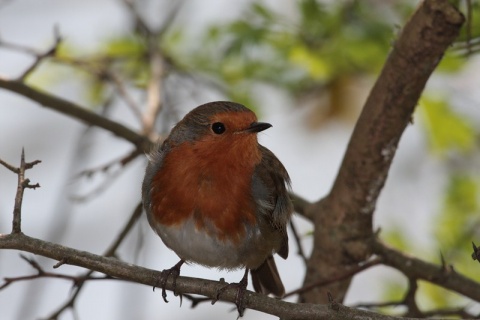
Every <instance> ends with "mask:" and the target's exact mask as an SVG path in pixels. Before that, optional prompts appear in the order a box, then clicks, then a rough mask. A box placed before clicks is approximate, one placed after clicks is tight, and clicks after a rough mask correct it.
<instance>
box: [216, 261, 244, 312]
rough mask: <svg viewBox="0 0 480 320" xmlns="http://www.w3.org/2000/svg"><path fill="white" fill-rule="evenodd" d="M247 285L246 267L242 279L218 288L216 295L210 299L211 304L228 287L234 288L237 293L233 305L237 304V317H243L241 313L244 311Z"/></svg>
mask: <svg viewBox="0 0 480 320" xmlns="http://www.w3.org/2000/svg"><path fill="white" fill-rule="evenodd" d="M247 285H248V269H247V270H246V271H245V275H244V276H243V278H242V280H240V282H238V283H229V284H227V285H225V286H224V287H222V288H221V289H219V290H218V291H217V295H216V297H215V299H213V300H212V304H214V303H215V302H217V301H218V299H220V295H221V294H222V293H223V292H224V291H225V290H228V289H230V288H236V289H237V294H236V296H235V305H236V306H237V310H238V317H239V318H241V317H243V313H244V312H245V293H246V292H247Z"/></svg>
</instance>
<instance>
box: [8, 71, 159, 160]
mask: <svg viewBox="0 0 480 320" xmlns="http://www.w3.org/2000/svg"><path fill="white" fill-rule="evenodd" d="M0 88H3V89H6V90H9V91H12V92H15V93H18V94H19V95H22V96H24V97H26V98H29V99H31V100H33V101H35V102H37V103H39V104H41V105H42V106H44V107H46V108H49V109H53V110H55V111H58V112H60V113H63V114H65V115H68V116H71V117H72V118H74V119H77V120H80V121H83V122H85V123H87V124H89V125H94V126H97V127H99V128H102V129H105V130H107V131H110V132H112V133H113V134H115V135H116V136H118V137H121V138H123V139H125V140H127V141H129V142H131V143H133V144H134V145H135V146H136V147H137V148H138V149H139V150H142V151H148V150H150V146H151V145H152V143H151V142H150V141H149V140H148V139H147V138H146V137H144V136H142V135H140V134H138V133H136V132H135V131H133V130H131V129H129V128H127V127H125V126H124V125H121V124H119V123H118V122H115V121H112V120H110V119H107V118H105V117H102V116H100V115H97V114H95V113H93V112H91V111H89V110H87V109H86V108H83V107H81V106H79V105H77V104H75V103H73V102H70V101H67V100H65V99H62V98H60V97H56V96H53V95H50V94H48V93H44V92H41V91H40V90H37V89H34V88H32V87H30V86H28V85H26V84H25V83H23V82H19V81H13V80H8V79H5V78H3V77H0Z"/></svg>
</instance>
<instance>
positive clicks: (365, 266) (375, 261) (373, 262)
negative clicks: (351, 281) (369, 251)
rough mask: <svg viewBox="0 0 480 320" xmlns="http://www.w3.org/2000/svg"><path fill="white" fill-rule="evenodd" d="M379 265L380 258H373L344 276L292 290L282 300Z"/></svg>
mask: <svg viewBox="0 0 480 320" xmlns="http://www.w3.org/2000/svg"><path fill="white" fill-rule="evenodd" d="M381 263H382V259H381V258H374V259H372V260H370V261H367V262H365V263H364V264H362V265H360V266H357V267H356V268H353V269H352V270H350V271H349V272H346V273H344V274H341V275H338V276H335V277H331V278H330V279H327V280H321V281H318V282H315V283H312V284H309V285H306V286H304V287H301V288H299V289H296V290H293V291H291V292H289V293H287V294H286V295H285V296H284V298H287V297H290V296H292V295H294V294H301V293H305V292H307V291H310V290H312V289H314V288H317V287H321V286H326V285H327V284H331V283H334V282H338V281H342V280H345V279H348V278H351V277H353V276H354V275H356V274H357V273H359V272H361V271H363V270H366V269H368V268H371V267H373V266H376V265H379V264H381Z"/></svg>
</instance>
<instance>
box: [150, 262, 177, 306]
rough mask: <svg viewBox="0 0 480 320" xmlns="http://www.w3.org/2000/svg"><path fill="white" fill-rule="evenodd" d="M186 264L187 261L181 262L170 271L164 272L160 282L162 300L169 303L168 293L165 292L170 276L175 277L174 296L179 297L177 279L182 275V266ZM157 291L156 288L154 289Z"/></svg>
mask: <svg viewBox="0 0 480 320" xmlns="http://www.w3.org/2000/svg"><path fill="white" fill-rule="evenodd" d="M184 263H185V260H180V261H179V262H178V263H177V264H176V265H174V266H173V267H171V268H170V269H165V270H163V271H162V274H161V276H160V281H159V287H160V288H162V298H163V301H165V302H166V303H168V300H167V292H166V290H165V287H166V285H167V280H168V277H169V276H170V275H172V277H173V294H174V295H178V294H177V292H176V290H177V278H178V276H179V275H180V268H181V267H182V264H184ZM153 289H154V290H155V287H154V288H153Z"/></svg>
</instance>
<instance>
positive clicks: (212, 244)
mask: <svg viewBox="0 0 480 320" xmlns="http://www.w3.org/2000/svg"><path fill="white" fill-rule="evenodd" d="M154 229H155V230H156V231H157V233H158V235H159V236H160V237H161V238H162V240H163V242H164V243H165V245H166V246H167V247H169V248H170V249H172V250H173V251H175V253H176V254H177V255H178V256H179V257H180V258H181V259H183V260H185V261H188V262H195V263H198V264H201V265H204V266H208V267H217V268H219V269H238V268H245V267H247V268H250V269H252V268H256V267H258V266H259V265H260V264H262V263H263V262H264V261H265V259H266V257H267V256H268V255H270V254H272V249H273V248H272V247H271V245H267V246H265V244H266V242H265V241H263V237H262V236H261V234H260V230H258V229H257V228H246V237H245V240H244V241H241V242H240V243H239V244H238V245H237V244H234V243H233V242H231V241H229V240H225V241H222V240H218V239H217V238H216V237H215V236H210V235H209V234H208V233H207V232H206V231H205V230H203V229H202V230H197V228H196V227H195V223H194V221H193V220H192V219H189V220H188V222H186V223H185V224H183V225H181V226H164V225H160V224H156V225H155V226H154ZM262 244H263V245H262Z"/></svg>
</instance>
